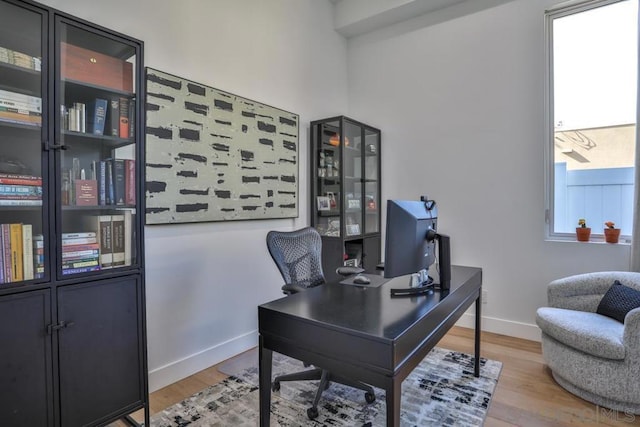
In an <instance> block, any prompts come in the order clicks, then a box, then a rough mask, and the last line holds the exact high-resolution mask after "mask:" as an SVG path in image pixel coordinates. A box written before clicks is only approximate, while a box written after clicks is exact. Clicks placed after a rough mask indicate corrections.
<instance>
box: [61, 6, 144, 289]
mask: <svg viewBox="0 0 640 427" xmlns="http://www.w3.org/2000/svg"><path fill="white" fill-rule="evenodd" d="M55 25H56V28H55V32H56V41H57V52H56V54H57V55H58V56H57V58H58V61H57V64H59V67H58V69H57V70H56V73H57V75H56V78H57V80H58V82H59V85H58V87H59V88H60V90H59V91H58V93H57V94H56V96H57V98H56V108H57V111H56V137H57V141H56V147H57V148H58V150H56V153H57V155H56V179H57V181H56V182H57V195H58V197H57V200H59V204H58V209H59V215H58V218H60V219H59V222H58V224H57V226H58V229H59V230H60V232H59V233H58V235H59V237H60V241H59V243H58V244H59V245H60V247H59V248H58V249H59V250H58V253H59V254H60V257H59V259H58V275H59V276H67V277H68V276H69V275H73V274H85V273H92V272H97V271H102V270H105V269H113V268H123V267H127V266H131V265H135V264H136V263H137V260H136V252H137V251H136V246H137V242H136V240H135V238H134V237H135V233H134V230H135V229H136V227H135V225H134V224H135V222H136V221H135V217H136V197H137V195H136V190H135V189H136V183H135V177H136V170H135V169H136V165H135V159H136V152H137V149H136V134H137V132H136V130H135V126H134V124H135V116H134V114H135V112H136V111H137V107H136V105H137V104H136V102H139V97H138V94H137V93H136V92H137V91H138V90H139V85H140V82H137V81H136V75H137V73H136V72H134V70H136V59H137V58H136V56H137V50H136V47H135V46H132V45H129V44H127V43H126V42H124V41H119V40H118V39H116V38H114V36H112V35H109V36H107V35H106V34H99V33H96V32H90V31H87V30H85V29H84V28H81V27H78V26H75V25H74V23H73V22H69V21H66V20H65V19H64V18H60V17H58V18H57V20H56V24H55Z"/></svg>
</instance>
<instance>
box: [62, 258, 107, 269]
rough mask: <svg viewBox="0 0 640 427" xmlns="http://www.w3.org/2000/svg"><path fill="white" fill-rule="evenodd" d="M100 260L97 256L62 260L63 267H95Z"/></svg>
mask: <svg viewBox="0 0 640 427" xmlns="http://www.w3.org/2000/svg"><path fill="white" fill-rule="evenodd" d="M99 262H100V261H99V260H98V259H97V258H82V259H78V260H68V261H65V260H63V261H62V268H63V269H67V268H80V267H93V266H97V265H98V264H99Z"/></svg>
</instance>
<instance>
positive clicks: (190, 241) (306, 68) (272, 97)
mask: <svg viewBox="0 0 640 427" xmlns="http://www.w3.org/2000/svg"><path fill="white" fill-rule="evenodd" d="M44 3H45V4H48V5H50V6H53V7H56V8H58V9H60V10H63V11H65V12H68V13H71V14H73V15H75V16H79V17H81V18H84V19H87V20H89V21H91V22H95V23H97V24H100V25H103V26H105V27H108V28H112V29H114V30H117V31H120V32H122V33H124V34H127V35H130V36H133V37H136V38H138V39H141V40H143V41H144V42H145V65H146V66H150V67H153V68H157V69H159V70H162V71H165V72H168V73H172V74H176V75H179V76H182V77H185V78H188V79H191V80H195V81H198V82H201V83H204V84H208V85H210V86H213V87H216V88H219V89H223V90H225V91H228V92H232V93H236V94H238V95H241V96H244V97H247V98H250V99H254V100H256V101H260V102H264V103H267V104H269V105H273V106H275V107H279V108H282V109H285V110H288V111H292V112H295V113H298V114H300V151H299V154H300V171H299V173H300V194H299V196H300V216H299V218H298V219H296V220H291V219H288V220H265V221H240V222H225V223H202V224H184V225H166V226H157V225H156V226H147V227H146V228H145V233H146V239H145V244H146V257H145V259H146V271H147V279H146V285H147V286H146V289H147V333H148V353H149V370H150V378H149V383H150V389H151V390H152V391H153V390H156V389H158V388H160V387H162V386H164V385H166V384H169V383H171V382H174V381H176V380H178V379H181V378H183V377H185V376H187V375H190V374H192V373H194V372H197V371H198V370H200V369H204V368H206V367H208V366H211V365H212V364H215V363H217V362H219V361H221V360H224V359H226V358H228V357H230V356H233V355H235V354H237V353H239V352H241V351H244V350H246V349H248V348H250V347H253V346H255V345H256V344H257V332H256V330H257V308H256V307H257V306H258V305H259V304H261V303H263V302H266V301H269V300H272V299H275V298H279V297H281V296H282V293H281V291H280V285H281V281H282V279H281V277H280V275H279V273H278V271H277V269H276V267H275V265H274V264H273V262H272V260H271V258H270V257H269V254H268V252H267V250H266V246H265V236H266V233H267V231H269V230H271V229H294V228H298V227H302V226H305V225H307V224H308V217H309V214H308V211H307V204H308V203H307V199H308V192H307V186H308V179H307V175H308V161H307V159H308V150H307V146H308V140H309V138H308V127H309V121H310V120H314V119H320V118H324V117H329V116H333V115H338V114H343V113H344V112H345V111H346V109H347V99H346V94H347V86H346V76H347V72H346V41H345V39H344V38H343V37H342V36H340V35H338V34H337V33H335V32H334V31H333V11H332V5H331V3H330V2H329V1H328V0H325V1H318V0H269V1H268V2H265V1H249V0H189V1H170V0H161V1H159V0H137V1H127V0H109V1H102V0H46V1H44Z"/></svg>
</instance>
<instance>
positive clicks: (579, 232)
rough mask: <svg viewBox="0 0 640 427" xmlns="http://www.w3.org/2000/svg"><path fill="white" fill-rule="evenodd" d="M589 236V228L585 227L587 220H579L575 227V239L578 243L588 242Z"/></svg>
mask: <svg viewBox="0 0 640 427" xmlns="http://www.w3.org/2000/svg"><path fill="white" fill-rule="evenodd" d="M590 236H591V228H589V227H587V220H586V219H584V218H580V219H579V220H578V226H577V227H576V238H577V239H578V242H588V241H589V237H590Z"/></svg>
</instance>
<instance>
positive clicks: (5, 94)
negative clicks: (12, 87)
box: [0, 89, 42, 113]
mask: <svg viewBox="0 0 640 427" xmlns="http://www.w3.org/2000/svg"><path fill="white" fill-rule="evenodd" d="M0 100H2V101H11V102H15V103H19V105H23V106H26V107H27V108H26V109H27V110H29V111H34V112H39V113H42V98H40V97H37V96H31V95H26V94H24V93H18V92H12V91H8V90H3V89H0Z"/></svg>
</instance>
